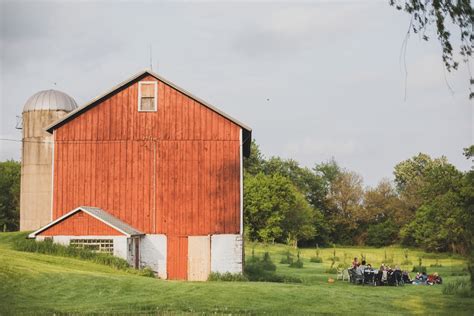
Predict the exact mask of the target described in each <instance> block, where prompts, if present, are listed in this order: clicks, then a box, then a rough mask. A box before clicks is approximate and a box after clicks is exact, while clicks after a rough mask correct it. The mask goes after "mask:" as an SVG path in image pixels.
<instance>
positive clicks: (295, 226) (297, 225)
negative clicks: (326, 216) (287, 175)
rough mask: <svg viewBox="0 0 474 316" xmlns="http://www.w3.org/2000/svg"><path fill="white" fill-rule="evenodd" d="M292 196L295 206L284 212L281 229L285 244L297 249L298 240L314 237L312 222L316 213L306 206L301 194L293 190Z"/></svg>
mask: <svg viewBox="0 0 474 316" xmlns="http://www.w3.org/2000/svg"><path fill="white" fill-rule="evenodd" d="M293 194H294V196H295V204H294V205H293V207H292V208H291V209H288V210H287V211H286V212H285V216H284V219H283V221H282V229H283V235H284V236H286V239H287V243H288V244H289V245H292V246H293V247H295V248H297V247H298V241H299V240H301V239H311V238H313V237H314V236H315V235H316V227H315V225H314V222H315V220H317V219H318V218H317V215H316V211H315V210H314V209H313V208H312V207H311V206H310V205H309V204H308V202H307V201H306V200H305V198H304V196H303V195H302V194H301V193H299V192H298V191H296V190H295V191H294V192H293ZM319 219H320V217H319Z"/></svg>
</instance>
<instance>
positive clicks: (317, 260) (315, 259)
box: [309, 257, 323, 263]
mask: <svg viewBox="0 0 474 316" xmlns="http://www.w3.org/2000/svg"><path fill="white" fill-rule="evenodd" d="M309 261H310V262H315V263H322V262H323V258H321V257H311V258H310V259H309Z"/></svg>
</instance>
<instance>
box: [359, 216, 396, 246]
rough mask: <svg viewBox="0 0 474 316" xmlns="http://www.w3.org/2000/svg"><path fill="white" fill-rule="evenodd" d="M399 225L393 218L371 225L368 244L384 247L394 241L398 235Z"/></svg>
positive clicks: (368, 230)
mask: <svg viewBox="0 0 474 316" xmlns="http://www.w3.org/2000/svg"><path fill="white" fill-rule="evenodd" d="M398 230H399V227H398V226H397V225H396V224H395V223H394V222H393V221H392V219H391V218H388V219H386V220H385V221H383V222H380V223H377V224H374V225H371V226H370V227H369V228H368V229H367V240H366V244H367V245H369V246H375V247H383V246H388V245H391V244H393V243H394V241H395V240H396V239H397V236H398Z"/></svg>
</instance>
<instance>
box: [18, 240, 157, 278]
mask: <svg viewBox="0 0 474 316" xmlns="http://www.w3.org/2000/svg"><path fill="white" fill-rule="evenodd" d="M13 249H15V250H18V251H24V252H36V253H43V254H48V255H54V256H60V257H71V258H78V259H82V260H87V261H92V262H95V263H99V264H103V265H107V266H110V267H113V268H115V269H118V270H126V271H130V272H133V273H137V272H136V270H134V269H130V266H129V264H128V262H127V261H126V260H124V259H122V258H118V257H114V256H112V255H110V254H105V253H95V252H92V251H90V250H88V249H83V248H74V247H70V246H64V245H60V244H55V243H53V242H52V241H51V240H45V241H35V240H33V239H19V240H16V241H15V242H14V243H13ZM150 271H151V269H150ZM150 271H148V270H146V271H143V270H142V272H138V273H137V274H139V275H143V276H153V277H154V276H155V275H154V273H153V271H151V273H150Z"/></svg>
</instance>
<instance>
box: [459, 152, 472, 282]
mask: <svg viewBox="0 0 474 316" xmlns="http://www.w3.org/2000/svg"><path fill="white" fill-rule="evenodd" d="M464 155H465V156H466V158H467V159H472V158H473V157H474V145H471V146H470V147H468V148H465V149H464ZM461 198H462V203H463V207H464V213H463V214H462V218H461V219H460V221H461V222H460V225H461V226H462V227H463V232H464V234H463V235H462V236H461V244H462V249H463V251H464V254H465V255H466V257H467V258H468V269H469V273H470V274H471V290H472V291H474V165H473V166H472V167H471V170H469V171H468V172H466V173H465V175H464V177H463V181H462V188H461Z"/></svg>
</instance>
